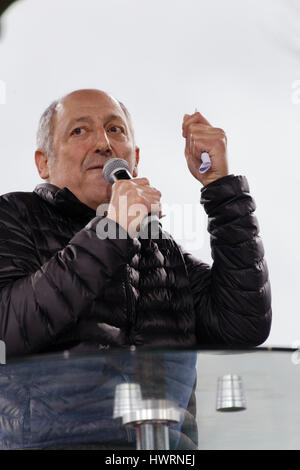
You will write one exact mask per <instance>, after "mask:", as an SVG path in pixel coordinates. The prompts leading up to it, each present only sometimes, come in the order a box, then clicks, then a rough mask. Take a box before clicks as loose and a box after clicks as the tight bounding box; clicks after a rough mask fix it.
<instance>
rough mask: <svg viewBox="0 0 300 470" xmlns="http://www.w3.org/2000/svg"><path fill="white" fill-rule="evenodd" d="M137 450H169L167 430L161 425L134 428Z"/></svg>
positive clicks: (166, 427)
mask: <svg viewBox="0 0 300 470" xmlns="http://www.w3.org/2000/svg"><path fill="white" fill-rule="evenodd" d="M136 440H137V446H136V448H137V450H169V449H170V443H169V429H168V426H167V424H163V423H144V424H139V425H137V427H136Z"/></svg>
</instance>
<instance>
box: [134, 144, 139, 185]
mask: <svg viewBox="0 0 300 470" xmlns="http://www.w3.org/2000/svg"><path fill="white" fill-rule="evenodd" d="M139 160H140V149H139V147H135V165H134V167H133V172H132V176H133V177H134V178H136V177H137V175H138V164H139Z"/></svg>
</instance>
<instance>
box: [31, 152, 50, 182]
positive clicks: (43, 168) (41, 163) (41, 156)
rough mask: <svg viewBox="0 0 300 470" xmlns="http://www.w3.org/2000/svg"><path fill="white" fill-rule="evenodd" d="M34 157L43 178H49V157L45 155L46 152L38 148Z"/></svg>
mask: <svg viewBox="0 0 300 470" xmlns="http://www.w3.org/2000/svg"><path fill="white" fill-rule="evenodd" d="M34 159H35V164H36V167H37V170H38V172H39V175H40V177H41V178H42V179H43V180H45V179H47V178H49V167H48V157H47V156H46V155H45V152H44V151H43V150H41V149H38V150H36V151H35V153H34Z"/></svg>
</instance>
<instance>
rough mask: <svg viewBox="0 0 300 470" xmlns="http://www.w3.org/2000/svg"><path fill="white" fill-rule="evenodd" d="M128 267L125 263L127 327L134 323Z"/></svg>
mask: <svg viewBox="0 0 300 470" xmlns="http://www.w3.org/2000/svg"><path fill="white" fill-rule="evenodd" d="M129 272H130V268H129V266H128V265H127V267H126V296H127V315H128V319H129V324H130V325H129V327H130V329H131V327H132V326H133V325H134V323H135V312H134V298H133V293H132V289H131V287H130V274H129Z"/></svg>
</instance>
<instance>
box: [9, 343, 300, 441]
mask: <svg viewBox="0 0 300 470" xmlns="http://www.w3.org/2000/svg"><path fill="white" fill-rule="evenodd" d="M299 394H300V356H299V355H298V351H296V350H292V349H288V348H287V349H284V348H275V347H274V348H254V349H246V350H188V351H187V350H157V349H155V350H151V349H122V350H100V351H97V352H95V351H85V352H84V353H83V352H80V353H78V352H72V351H65V352H60V353H53V354H44V355H36V356H28V357H26V358H19V359H14V360H9V361H7V363H6V364H5V365H0V449H115V450H117V449H141V450H142V449H146V450H150V449H161V450H163V449H170V450H197V449H206V450H213V449H218V450H223V449H224V450H229V449H234V450H237V449H300V433H299V431H298V428H299V423H300V409H299V405H298V397H299Z"/></svg>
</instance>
